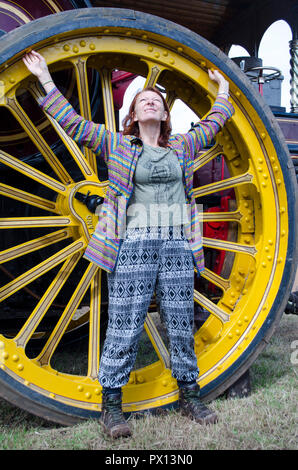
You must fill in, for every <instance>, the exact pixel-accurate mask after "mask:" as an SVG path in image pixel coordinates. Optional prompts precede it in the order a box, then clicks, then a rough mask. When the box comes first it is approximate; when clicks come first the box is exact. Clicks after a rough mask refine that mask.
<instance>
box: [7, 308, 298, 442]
mask: <svg viewBox="0 0 298 470" xmlns="http://www.w3.org/2000/svg"><path fill="white" fill-rule="evenodd" d="M297 339H298V318H297V316H296V317H295V316H294V315H284V316H283V318H282V320H281V323H280V325H279V327H278V328H277V331H276V332H275V334H274V336H273V337H272V339H271V341H270V343H269V344H268V345H267V347H266V349H265V350H264V351H263V352H262V354H260V355H259V357H258V359H257V360H256V361H255V363H254V364H253V365H252V367H251V369H250V374H251V388H252V390H251V394H250V396H249V397H247V398H241V399H240V398H233V399H225V398H223V397H221V398H218V399H216V400H214V401H213V402H212V403H211V404H210V405H209V406H210V407H211V408H213V409H214V410H216V412H217V414H218V416H219V422H218V423H217V424H216V425H213V426H207V427H202V426H200V425H198V424H196V423H194V422H192V421H190V420H189V419H188V418H185V417H183V416H181V415H180V413H179V411H171V412H168V413H166V414H165V415H160V416H152V415H146V416H144V417H142V418H139V419H136V418H135V417H133V418H132V419H131V420H130V423H131V427H132V430H133V436H132V437H131V438H129V439H119V440H115V441H113V440H111V439H110V438H107V437H106V436H105V435H104V433H103V432H102V429H101V427H100V424H99V423H98V422H97V421H94V420H88V421H85V422H82V423H80V424H77V425H76V426H72V427H62V426H59V425H55V424H53V423H49V422H47V421H44V420H42V419H40V418H37V417H35V416H33V415H30V414H28V413H26V412H25V411H22V410H20V409H18V408H16V407H14V406H12V405H10V404H8V403H6V402H5V401H4V400H1V399H0V449H2V450H4V449H10V450H16V449H19V450H25V449H27V450H39V449H45V450H46V449H64V450H80V449H81V450H103V449H105V450H106V449H108V450H142V449H147V450H199V449H206V450H215V449H216V450H219V449H231V450H241V449H252V450H256V449H263V450H277V449H279V450H280V449H289V450H290V449H291V450H294V449H297V447H298V445H297V442H298V439H297V438H298V435H297V434H298V432H297V378H298V364H294V363H293V362H294V361H293V360H292V361H291V357H292V358H293V356H291V355H292V353H293V342H294V341H295V340H297Z"/></svg>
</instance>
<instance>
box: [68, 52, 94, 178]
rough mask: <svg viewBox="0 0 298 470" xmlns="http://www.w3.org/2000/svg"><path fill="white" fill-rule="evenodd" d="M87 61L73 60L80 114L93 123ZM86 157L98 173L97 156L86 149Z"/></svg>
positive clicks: (81, 58) (82, 59) (85, 58)
mask: <svg viewBox="0 0 298 470" xmlns="http://www.w3.org/2000/svg"><path fill="white" fill-rule="evenodd" d="M87 59H88V57H79V58H78V59H73V60H72V63H73V65H74V67H75V72H76V79H77V86H78V95H79V102H80V114H81V116H83V117H84V118H85V119H88V120H89V121H91V119H92V116H91V108H90V97H89V87H88V79H87ZM84 155H85V157H86V159H87V160H88V162H89V164H90V166H91V168H92V169H93V171H94V172H95V173H96V171H97V165H96V156H95V154H94V153H93V152H92V151H91V150H90V149H88V148H86V147H85V148H84Z"/></svg>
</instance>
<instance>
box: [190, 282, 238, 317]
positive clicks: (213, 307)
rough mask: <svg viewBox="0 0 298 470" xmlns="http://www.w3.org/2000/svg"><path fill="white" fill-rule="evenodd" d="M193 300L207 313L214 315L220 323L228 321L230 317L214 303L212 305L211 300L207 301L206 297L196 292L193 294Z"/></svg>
mask: <svg viewBox="0 0 298 470" xmlns="http://www.w3.org/2000/svg"><path fill="white" fill-rule="evenodd" d="M194 299H195V300H196V302H198V303H199V304H200V305H202V306H203V307H205V308H206V309H207V310H208V312H210V313H212V314H213V315H215V316H216V317H217V318H218V319H219V320H220V321H221V322H222V323H226V322H228V321H229V319H230V315H229V314H228V313H226V312H225V311H224V310H223V309H222V308H220V307H218V306H217V305H216V304H215V303H213V302H212V301H211V300H209V299H208V298H207V297H205V296H204V295H202V294H200V293H199V292H198V291H196V290H195V293H194Z"/></svg>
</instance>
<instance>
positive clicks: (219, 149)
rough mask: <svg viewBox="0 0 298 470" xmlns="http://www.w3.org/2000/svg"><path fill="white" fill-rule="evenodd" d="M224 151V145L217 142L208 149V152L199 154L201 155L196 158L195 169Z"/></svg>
mask: <svg viewBox="0 0 298 470" xmlns="http://www.w3.org/2000/svg"><path fill="white" fill-rule="evenodd" d="M222 151H223V149H222V146H221V145H220V144H216V145H214V146H213V147H212V148H211V149H209V150H207V152H204V153H202V154H201V155H199V157H198V158H196V159H195V161H194V171H196V170H198V169H199V168H201V167H202V166H204V165H206V163H208V162H210V161H211V160H213V158H215V157H217V156H218V155H221V154H222Z"/></svg>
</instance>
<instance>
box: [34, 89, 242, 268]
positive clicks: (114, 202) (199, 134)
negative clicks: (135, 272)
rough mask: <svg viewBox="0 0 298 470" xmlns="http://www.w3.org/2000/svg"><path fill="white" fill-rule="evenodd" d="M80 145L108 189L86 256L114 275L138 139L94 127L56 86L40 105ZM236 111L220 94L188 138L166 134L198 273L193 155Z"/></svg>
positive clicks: (200, 259)
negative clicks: (99, 166) (100, 168)
mask: <svg viewBox="0 0 298 470" xmlns="http://www.w3.org/2000/svg"><path fill="white" fill-rule="evenodd" d="M40 105H41V107H42V108H43V109H44V110H45V111H46V112H47V113H49V114H50V115H51V116H52V117H53V118H54V119H55V120H56V121H57V122H58V123H59V124H60V125H61V127H62V128H63V129H64V130H65V132H66V133H67V134H68V135H69V136H70V137H71V138H72V139H74V140H75V141H76V142H77V143H78V144H80V145H83V146H86V147H88V148H90V149H91V150H92V151H93V152H94V153H95V154H96V155H97V156H98V157H99V158H103V159H104V161H105V162H106V164H107V167H108V173H109V186H108V189H107V192H106V197H105V201H104V203H103V205H102V209H101V212H100V217H99V222H98V224H97V226H96V228H95V231H94V233H93V235H92V237H91V239H90V241H89V244H88V246H87V249H86V251H85V254H84V257H85V258H87V259H88V260H89V261H92V262H94V263H96V264H97V265H98V266H100V267H101V268H102V269H104V270H106V271H107V272H112V271H113V269H114V267H115V265H116V261H117V257H118V253H119V250H120V246H121V240H122V234H123V233H124V232H123V230H124V224H125V216H126V208H127V205H128V201H129V199H130V196H131V195H132V192H133V188H134V183H133V175H134V171H135V168H136V164H137V160H138V157H139V155H140V154H141V152H142V150H143V144H142V141H141V140H140V139H139V138H136V137H134V136H124V135H123V134H122V133H121V132H117V133H116V132H110V131H109V130H107V129H106V128H105V126H104V125H103V124H95V123H94V122H92V121H87V120H85V119H84V118H82V117H81V116H79V115H78V114H77V113H76V111H75V110H74V109H73V107H72V106H71V105H70V104H69V102H68V101H67V100H66V99H65V98H64V96H62V94H61V93H60V92H59V90H58V89H57V88H54V89H53V90H52V91H51V92H50V93H49V94H48V95H46V96H45V98H44V99H43V100H42V101H41V103H40ZM233 113H234V108H233V106H232V104H231V103H230V102H229V101H228V100H226V99H225V98H222V97H221V96H218V97H217V99H216V101H215V103H214V105H213V106H212V108H211V110H210V112H209V113H208V115H207V116H206V117H205V118H204V119H203V120H201V121H200V122H199V123H198V124H196V125H195V126H194V127H193V129H191V130H190V131H189V132H188V133H186V134H174V135H172V136H170V139H169V144H168V145H169V147H171V148H172V149H173V150H174V152H175V153H176V155H177V158H178V160H179V163H180V166H181V169H182V175H183V183H184V188H185V196H186V202H187V204H188V205H189V206H188V207H189V208H190V211H189V214H190V223H189V224H188V226H187V227H186V233H187V234H188V235H187V237H188V241H189V244H190V247H191V249H192V253H193V259H194V264H195V266H196V268H197V272H198V274H199V273H200V272H201V271H203V269H204V255H203V247H202V238H201V233H200V227H199V216H198V211H197V208H196V203H195V198H194V196H193V162H194V158H195V156H196V155H197V153H198V152H199V151H200V150H201V149H202V148H204V147H205V146H207V145H208V144H210V143H211V141H212V139H213V138H214V136H215V135H216V134H217V132H219V130H220V129H221V128H222V127H223V125H224V124H225V122H226V120H227V119H229V118H230V117H231V116H232V115H233Z"/></svg>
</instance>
